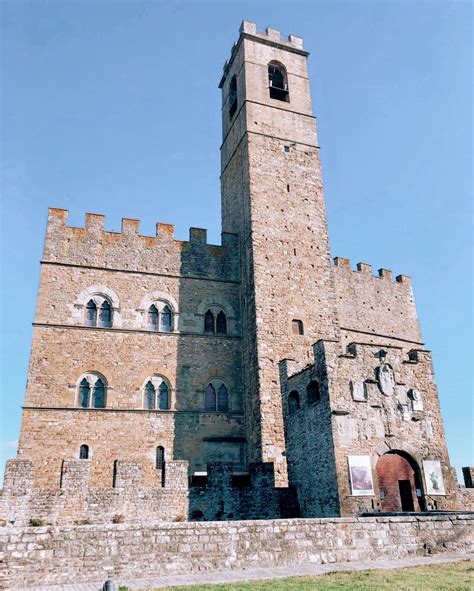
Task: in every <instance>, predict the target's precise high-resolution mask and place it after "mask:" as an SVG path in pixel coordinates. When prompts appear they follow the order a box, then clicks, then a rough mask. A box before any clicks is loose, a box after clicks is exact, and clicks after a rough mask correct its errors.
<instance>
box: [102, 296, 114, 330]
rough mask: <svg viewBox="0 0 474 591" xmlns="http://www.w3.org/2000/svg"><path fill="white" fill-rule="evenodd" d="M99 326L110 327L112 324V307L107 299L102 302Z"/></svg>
mask: <svg viewBox="0 0 474 591" xmlns="http://www.w3.org/2000/svg"><path fill="white" fill-rule="evenodd" d="M99 326H101V327H102V328H110V327H111V326H112V308H111V306H110V304H109V302H107V300H104V301H103V302H102V305H101V306H100V309H99Z"/></svg>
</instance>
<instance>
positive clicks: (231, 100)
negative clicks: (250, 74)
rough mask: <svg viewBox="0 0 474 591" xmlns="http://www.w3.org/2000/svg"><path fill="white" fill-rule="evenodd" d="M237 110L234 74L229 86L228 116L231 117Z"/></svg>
mask: <svg viewBox="0 0 474 591" xmlns="http://www.w3.org/2000/svg"><path fill="white" fill-rule="evenodd" d="M236 111H237V78H236V77H235V76H234V77H233V78H232V80H231V81H230V87H229V117H230V118H231V119H232V117H233V116H234V113H235V112H236Z"/></svg>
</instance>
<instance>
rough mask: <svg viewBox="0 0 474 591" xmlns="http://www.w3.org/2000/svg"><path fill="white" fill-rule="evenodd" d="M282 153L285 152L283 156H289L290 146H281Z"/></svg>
mask: <svg viewBox="0 0 474 591" xmlns="http://www.w3.org/2000/svg"><path fill="white" fill-rule="evenodd" d="M283 152H285V154H289V153H290V146H283Z"/></svg>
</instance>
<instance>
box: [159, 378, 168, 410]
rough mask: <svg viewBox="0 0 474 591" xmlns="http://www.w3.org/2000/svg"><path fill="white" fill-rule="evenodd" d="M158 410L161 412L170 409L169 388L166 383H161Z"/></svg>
mask: <svg viewBox="0 0 474 591" xmlns="http://www.w3.org/2000/svg"><path fill="white" fill-rule="evenodd" d="M158 408H159V409H160V410H168V409H169V388H168V385H167V384H165V382H161V384H160V387H159V388H158Z"/></svg>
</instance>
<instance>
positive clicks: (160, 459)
mask: <svg viewBox="0 0 474 591" xmlns="http://www.w3.org/2000/svg"><path fill="white" fill-rule="evenodd" d="M164 465H165V448H164V447H163V446H162V445H159V446H158V447H157V448H156V469H157V470H162V469H163V467H164Z"/></svg>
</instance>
